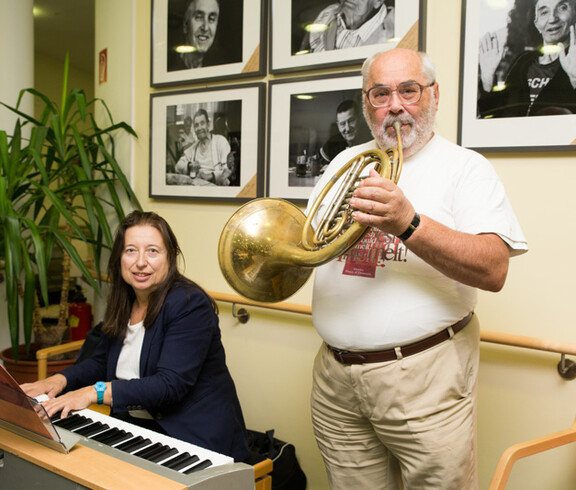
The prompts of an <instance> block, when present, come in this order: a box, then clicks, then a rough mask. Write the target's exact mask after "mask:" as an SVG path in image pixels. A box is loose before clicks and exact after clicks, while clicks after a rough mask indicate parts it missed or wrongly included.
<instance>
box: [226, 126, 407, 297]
mask: <svg viewBox="0 0 576 490" xmlns="http://www.w3.org/2000/svg"><path fill="white" fill-rule="evenodd" d="M394 130H395V131H396V137H397V140H398V148H397V149H396V148H393V147H390V148H388V149H387V150H386V151H382V150H379V149H376V150H369V151H366V152H363V153H362V154H360V155H358V156H356V157H355V158H353V159H352V160H350V161H349V162H347V163H346V164H345V165H344V166H343V167H342V168H341V169H339V170H338V171H337V172H336V174H335V175H334V176H333V177H332V178H331V179H330V180H329V181H328V183H327V184H326V185H325V186H324V188H323V189H322V190H321V191H320V194H319V195H318V197H317V198H316V200H315V201H314V203H313V204H312V206H311V209H310V212H309V214H308V216H307V217H306V216H305V215H304V213H302V211H300V209H298V208H297V207H296V206H295V205H294V204H292V203H290V202H288V201H286V200H284V199H275V198H260V199H254V200H252V201H249V202H248V203H246V204H244V205H243V206H242V207H240V208H239V209H238V210H237V211H236V212H235V213H234V214H233V215H232V216H231V217H230V219H229V220H228V221H227V223H226V225H225V226H224V229H223V230H222V234H221V235H220V241H219V244H218V261H219V264H220V269H221V271H222V274H223V275H224V278H225V279H226V281H227V282H228V284H230V286H231V287H232V288H233V289H234V290H235V291H236V292H238V293H239V294H240V295H242V296H244V297H246V298H249V299H252V300H254V301H260V302H279V301H283V300H285V299H286V298H288V297H289V296H291V295H292V294H294V293H295V292H296V291H297V290H298V289H300V288H301V287H302V285H303V284H304V283H305V282H306V281H307V280H308V278H309V276H310V275H311V274H312V270H313V267H317V266H320V265H323V264H325V263H327V262H329V261H331V260H333V259H335V258H336V257H339V256H340V255H343V254H344V253H346V252H347V251H348V250H349V249H351V248H352V247H353V246H354V245H356V244H357V243H358V242H359V241H360V240H361V239H362V237H363V236H364V235H365V234H366V233H367V231H368V228H369V227H368V226H367V225H362V224H360V223H358V222H356V221H354V220H353V219H352V218H351V213H352V211H353V210H352V209H351V208H350V205H349V201H350V197H351V195H352V193H353V192H354V189H355V188H356V187H357V185H358V179H359V178H361V177H360V175H361V174H362V172H363V171H364V170H365V169H366V167H367V166H369V165H372V164H375V166H374V168H375V169H377V171H378V173H379V174H380V176H382V177H384V178H388V179H390V180H392V181H393V182H394V183H397V182H398V179H399V178H400V173H401V169H402V139H401V134H400V123H399V122H395V123H394ZM337 183H340V185H339V188H338V189H337V192H336V193H335V198H333V199H332V202H329V203H328V204H326V203H324V205H325V206H326V207H327V211H326V212H325V213H324V217H323V218H322V220H321V221H320V223H319V225H318V226H317V227H316V229H314V228H313V227H312V220H313V219H314V218H315V216H316V213H317V211H318V209H319V208H320V206H321V204H322V203H323V202H324V199H325V197H326V195H327V194H328V192H329V191H330V190H331V189H332V187H333V186H334V185H335V184H337ZM315 236H316V237H315ZM334 237H336V238H334Z"/></svg>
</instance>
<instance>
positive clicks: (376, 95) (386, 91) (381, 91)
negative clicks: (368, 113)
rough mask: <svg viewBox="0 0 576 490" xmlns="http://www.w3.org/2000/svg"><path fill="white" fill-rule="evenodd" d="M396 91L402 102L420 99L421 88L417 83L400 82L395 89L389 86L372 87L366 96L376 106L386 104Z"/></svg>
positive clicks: (412, 101) (413, 101)
mask: <svg viewBox="0 0 576 490" xmlns="http://www.w3.org/2000/svg"><path fill="white" fill-rule="evenodd" d="M394 92H396V93H397V94H398V97H400V99H401V100H402V102H404V103H406V104H415V103H416V102H418V101H419V100H420V95H421V93H422V88H421V87H420V85H419V84H417V83H412V82H408V83H401V84H400V85H398V88H397V89H396V90H393V89H392V88H391V87H386V86H383V87H372V88H371V89H370V90H369V91H368V98H369V99H370V102H371V103H372V105H374V106H376V107H382V106H387V105H389V104H390V101H391V100H392V94H393V93H394Z"/></svg>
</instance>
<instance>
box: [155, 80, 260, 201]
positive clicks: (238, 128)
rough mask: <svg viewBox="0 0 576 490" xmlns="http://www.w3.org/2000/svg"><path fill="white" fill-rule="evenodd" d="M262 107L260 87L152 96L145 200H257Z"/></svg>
mask: <svg viewBox="0 0 576 490" xmlns="http://www.w3.org/2000/svg"><path fill="white" fill-rule="evenodd" d="M264 102H265V91H264V84H262V83H255V84H246V85H241V86H229V87H221V88H219V89H218V90H210V89H202V90H189V91H180V92H164V93H154V94H152V95H151V96H150V114H151V115H150V119H151V123H150V197H162V198H179V199H209V200H210V199H216V200H229V199H239V200H249V199H254V198H256V197H260V196H262V195H263V190H264V180H263V175H264V163H263V153H264V152H263V147H264V129H263V122H262V118H261V117H260V111H261V110H263V107H264ZM261 108H262V109H261Z"/></svg>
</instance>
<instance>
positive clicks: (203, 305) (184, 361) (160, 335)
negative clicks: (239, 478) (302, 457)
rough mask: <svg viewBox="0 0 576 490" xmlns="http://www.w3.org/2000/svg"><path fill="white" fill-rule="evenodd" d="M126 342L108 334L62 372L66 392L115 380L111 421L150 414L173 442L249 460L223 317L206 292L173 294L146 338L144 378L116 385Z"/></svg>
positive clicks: (182, 290)
mask: <svg viewBox="0 0 576 490" xmlns="http://www.w3.org/2000/svg"><path fill="white" fill-rule="evenodd" d="M122 343H123V339H119V338H110V337H108V336H107V335H103V336H102V339H101V341H100V343H99V344H98V347H97V349H96V351H95V353H94V354H93V355H92V356H91V357H90V358H89V359H86V360H85V361H83V362H81V363H79V364H76V365H74V366H72V367H70V368H68V369H66V370H65V371H63V373H62V374H63V375H64V376H65V377H66V380H67V386H66V390H67V391H69V390H75V389H78V388H81V387H83V386H87V385H90V384H92V383H95V382H97V381H111V382H112V397H113V402H112V410H111V415H112V416H114V414H117V413H120V412H126V411H128V410H137V409H145V410H148V411H149V412H150V413H151V414H152V416H153V417H154V418H155V420H156V421H157V422H158V423H159V424H160V425H161V426H162V428H163V429H164V430H165V431H166V432H167V433H168V435H170V436H171V437H175V438H177V439H181V440H183V441H187V442H190V443H192V444H196V445H197V446H201V447H203V448H206V449H211V450H213V451H216V452H218V453H221V454H226V455H228V456H232V457H233V458H234V459H235V460H236V461H244V460H245V459H246V458H247V457H248V447H247V443H246V427H245V425H244V419H243V416H242V410H241V408H240V402H239V400H238V396H237V394H236V388H235V386H234V382H233V380H232V377H231V375H230V372H229V371H228V368H227V366H226V356H225V352H224V346H223V345H222V341H221V335H220V327H219V325H218V316H217V315H216V313H215V312H214V310H213V308H212V305H211V304H210V301H209V299H208V298H207V297H206V296H205V295H204V294H203V293H202V292H200V291H198V290H196V289H193V288H185V287H177V288H174V289H172V290H171V291H170V292H169V293H168V295H167V297H166V300H165V302H164V305H163V306H162V309H161V310H160V313H159V315H158V317H157V318H156V320H155V321H154V323H153V324H152V325H151V326H150V327H149V328H147V329H146V332H145V335H144V341H143V344H142V351H141V355H140V379H132V380H119V379H117V378H116V365H117V363H118V357H119V355H120V351H121V349H122Z"/></svg>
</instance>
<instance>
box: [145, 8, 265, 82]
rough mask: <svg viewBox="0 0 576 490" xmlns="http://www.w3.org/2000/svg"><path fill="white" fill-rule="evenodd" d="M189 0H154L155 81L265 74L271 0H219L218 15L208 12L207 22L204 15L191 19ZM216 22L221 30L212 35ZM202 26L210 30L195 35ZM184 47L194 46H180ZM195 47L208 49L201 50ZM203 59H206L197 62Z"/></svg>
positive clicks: (195, 79)
mask: <svg viewBox="0 0 576 490" xmlns="http://www.w3.org/2000/svg"><path fill="white" fill-rule="evenodd" d="M187 2H188V0H152V13H151V36H150V39H151V49H150V56H151V62H150V67H151V68H150V84H151V86H152V87H162V86H169V85H176V84H184V83H195V82H199V81H208V80H226V79H230V78H235V79H236V78H244V77H251V76H258V75H263V74H264V72H265V69H266V61H267V60H266V58H267V52H266V35H267V21H266V19H267V16H268V14H267V10H268V8H267V5H268V2H267V0H219V5H220V6H219V11H217V15H214V16H212V17H210V12H208V13H206V17H207V19H206V18H204V20H205V23H200V21H198V22H197V23H196V24H193V21H191V23H186V22H185V11H186V5H187ZM214 4H215V5H218V4H217V3H216V2H214ZM214 23H215V24H216V27H215V33H214V34H213V35H211V34H212V32H213V30H214V27H212V26H213V25H214ZM205 26H207V27H205ZM197 29H200V30H201V31H202V32H201V34H202V35H203V36H204V38H203V39H202V40H200V41H197V40H195V39H196V37H195V36H194V33H197V32H198V30H197ZM188 33H190V34H189V36H190V37H188ZM206 36H207V38H206ZM182 50H185V51H188V52H187V53H184V54H182V53H179V52H178V51H182ZM193 51H196V53H198V52H205V54H204V55H203V56H199V55H197V54H195V53H194V52H193ZM200 58H202V61H200ZM197 63H200V65H199V66H197V67H194V65H195V64H197Z"/></svg>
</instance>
